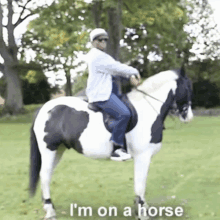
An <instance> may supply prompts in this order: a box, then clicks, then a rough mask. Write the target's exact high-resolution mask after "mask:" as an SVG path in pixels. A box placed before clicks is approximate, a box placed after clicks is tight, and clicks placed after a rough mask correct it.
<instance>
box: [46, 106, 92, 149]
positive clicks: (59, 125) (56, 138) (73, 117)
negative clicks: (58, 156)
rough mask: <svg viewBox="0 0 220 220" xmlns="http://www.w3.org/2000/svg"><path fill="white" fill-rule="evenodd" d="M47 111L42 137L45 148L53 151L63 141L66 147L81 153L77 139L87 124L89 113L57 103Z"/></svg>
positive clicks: (80, 146)
mask: <svg viewBox="0 0 220 220" xmlns="http://www.w3.org/2000/svg"><path fill="white" fill-rule="evenodd" d="M49 113H50V118H49V120H48V121H47V122H46V126H45V129H44V131H45V132H46V133H47V134H46V136H45V137H44V141H45V142H46V143H47V148H48V149H50V150H52V151H54V150H57V148H58V146H59V145H60V144H61V143H63V144H64V145H65V146H66V147H67V148H68V149H70V148H73V149H75V150H76V151H78V152H79V153H83V149H82V145H81V143H80V142H79V140H78V139H79V137H80V135H81V134H82V132H83V131H84V130H85V128H86V127H87V125H88V122H89V114H88V113H87V112H85V111H77V110H76V109H74V108H71V107H68V106H66V105H58V106H56V107H54V108H53V109H51V110H50V111H49Z"/></svg>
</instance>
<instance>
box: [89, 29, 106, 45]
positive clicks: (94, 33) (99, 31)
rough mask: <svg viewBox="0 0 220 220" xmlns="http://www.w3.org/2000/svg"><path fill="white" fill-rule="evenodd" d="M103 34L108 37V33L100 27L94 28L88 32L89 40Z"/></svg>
mask: <svg viewBox="0 0 220 220" xmlns="http://www.w3.org/2000/svg"><path fill="white" fill-rule="evenodd" d="M100 35H105V36H107V37H108V33H107V32H106V31H105V30H104V29H102V28H96V29H94V30H93V31H91V33H90V41H91V42H92V41H93V40H94V39H95V38H96V37H98V36H100Z"/></svg>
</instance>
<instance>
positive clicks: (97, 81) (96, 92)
mask: <svg viewBox="0 0 220 220" xmlns="http://www.w3.org/2000/svg"><path fill="white" fill-rule="evenodd" d="M86 58H87V63H88V68H89V77H88V80H87V88H86V95H87V97H88V99H89V102H90V103H91V102H98V101H106V100H108V99H109V97H110V95H111V92H112V75H120V76H123V77H127V78H129V77H130V76H131V75H137V74H138V73H139V72H138V70H137V69H135V68H133V67H131V66H128V65H126V64H122V63H120V62H118V61H116V60H114V59H113V58H112V57H111V56H110V55H108V54H107V53H105V52H103V51H101V50H99V49H97V48H92V49H91V50H90V51H89V53H88V54H87V56H86Z"/></svg>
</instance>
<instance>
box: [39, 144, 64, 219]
mask: <svg viewBox="0 0 220 220" xmlns="http://www.w3.org/2000/svg"><path fill="white" fill-rule="evenodd" d="M64 150H65V148H64V147H61V146H60V147H59V148H58V150H56V151H51V150H50V149H48V148H44V150H43V151H42V152H41V159H42V165H41V171H40V178H41V189H42V197H43V200H44V210H45V211H46V216H45V219H55V216H56V212H55V209H54V206H53V204H52V201H51V197H50V181H51V177H52V173H53V170H54V168H55V167H56V165H57V164H58V162H59V161H60V159H61V157H62V154H63V152H64Z"/></svg>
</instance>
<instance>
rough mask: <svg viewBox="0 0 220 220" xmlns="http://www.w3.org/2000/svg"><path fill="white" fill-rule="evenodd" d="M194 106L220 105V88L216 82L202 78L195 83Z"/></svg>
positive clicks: (209, 106) (208, 106) (210, 106)
mask: <svg viewBox="0 0 220 220" xmlns="http://www.w3.org/2000/svg"><path fill="white" fill-rule="evenodd" d="M193 93H194V94H193V100H192V104H193V107H197V106H198V107H205V108H212V107H216V106H219V105H220V96H219V94H220V88H219V87H218V86H217V84H216V83H212V82H210V81H209V80H202V81H198V82H195V83H193Z"/></svg>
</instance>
